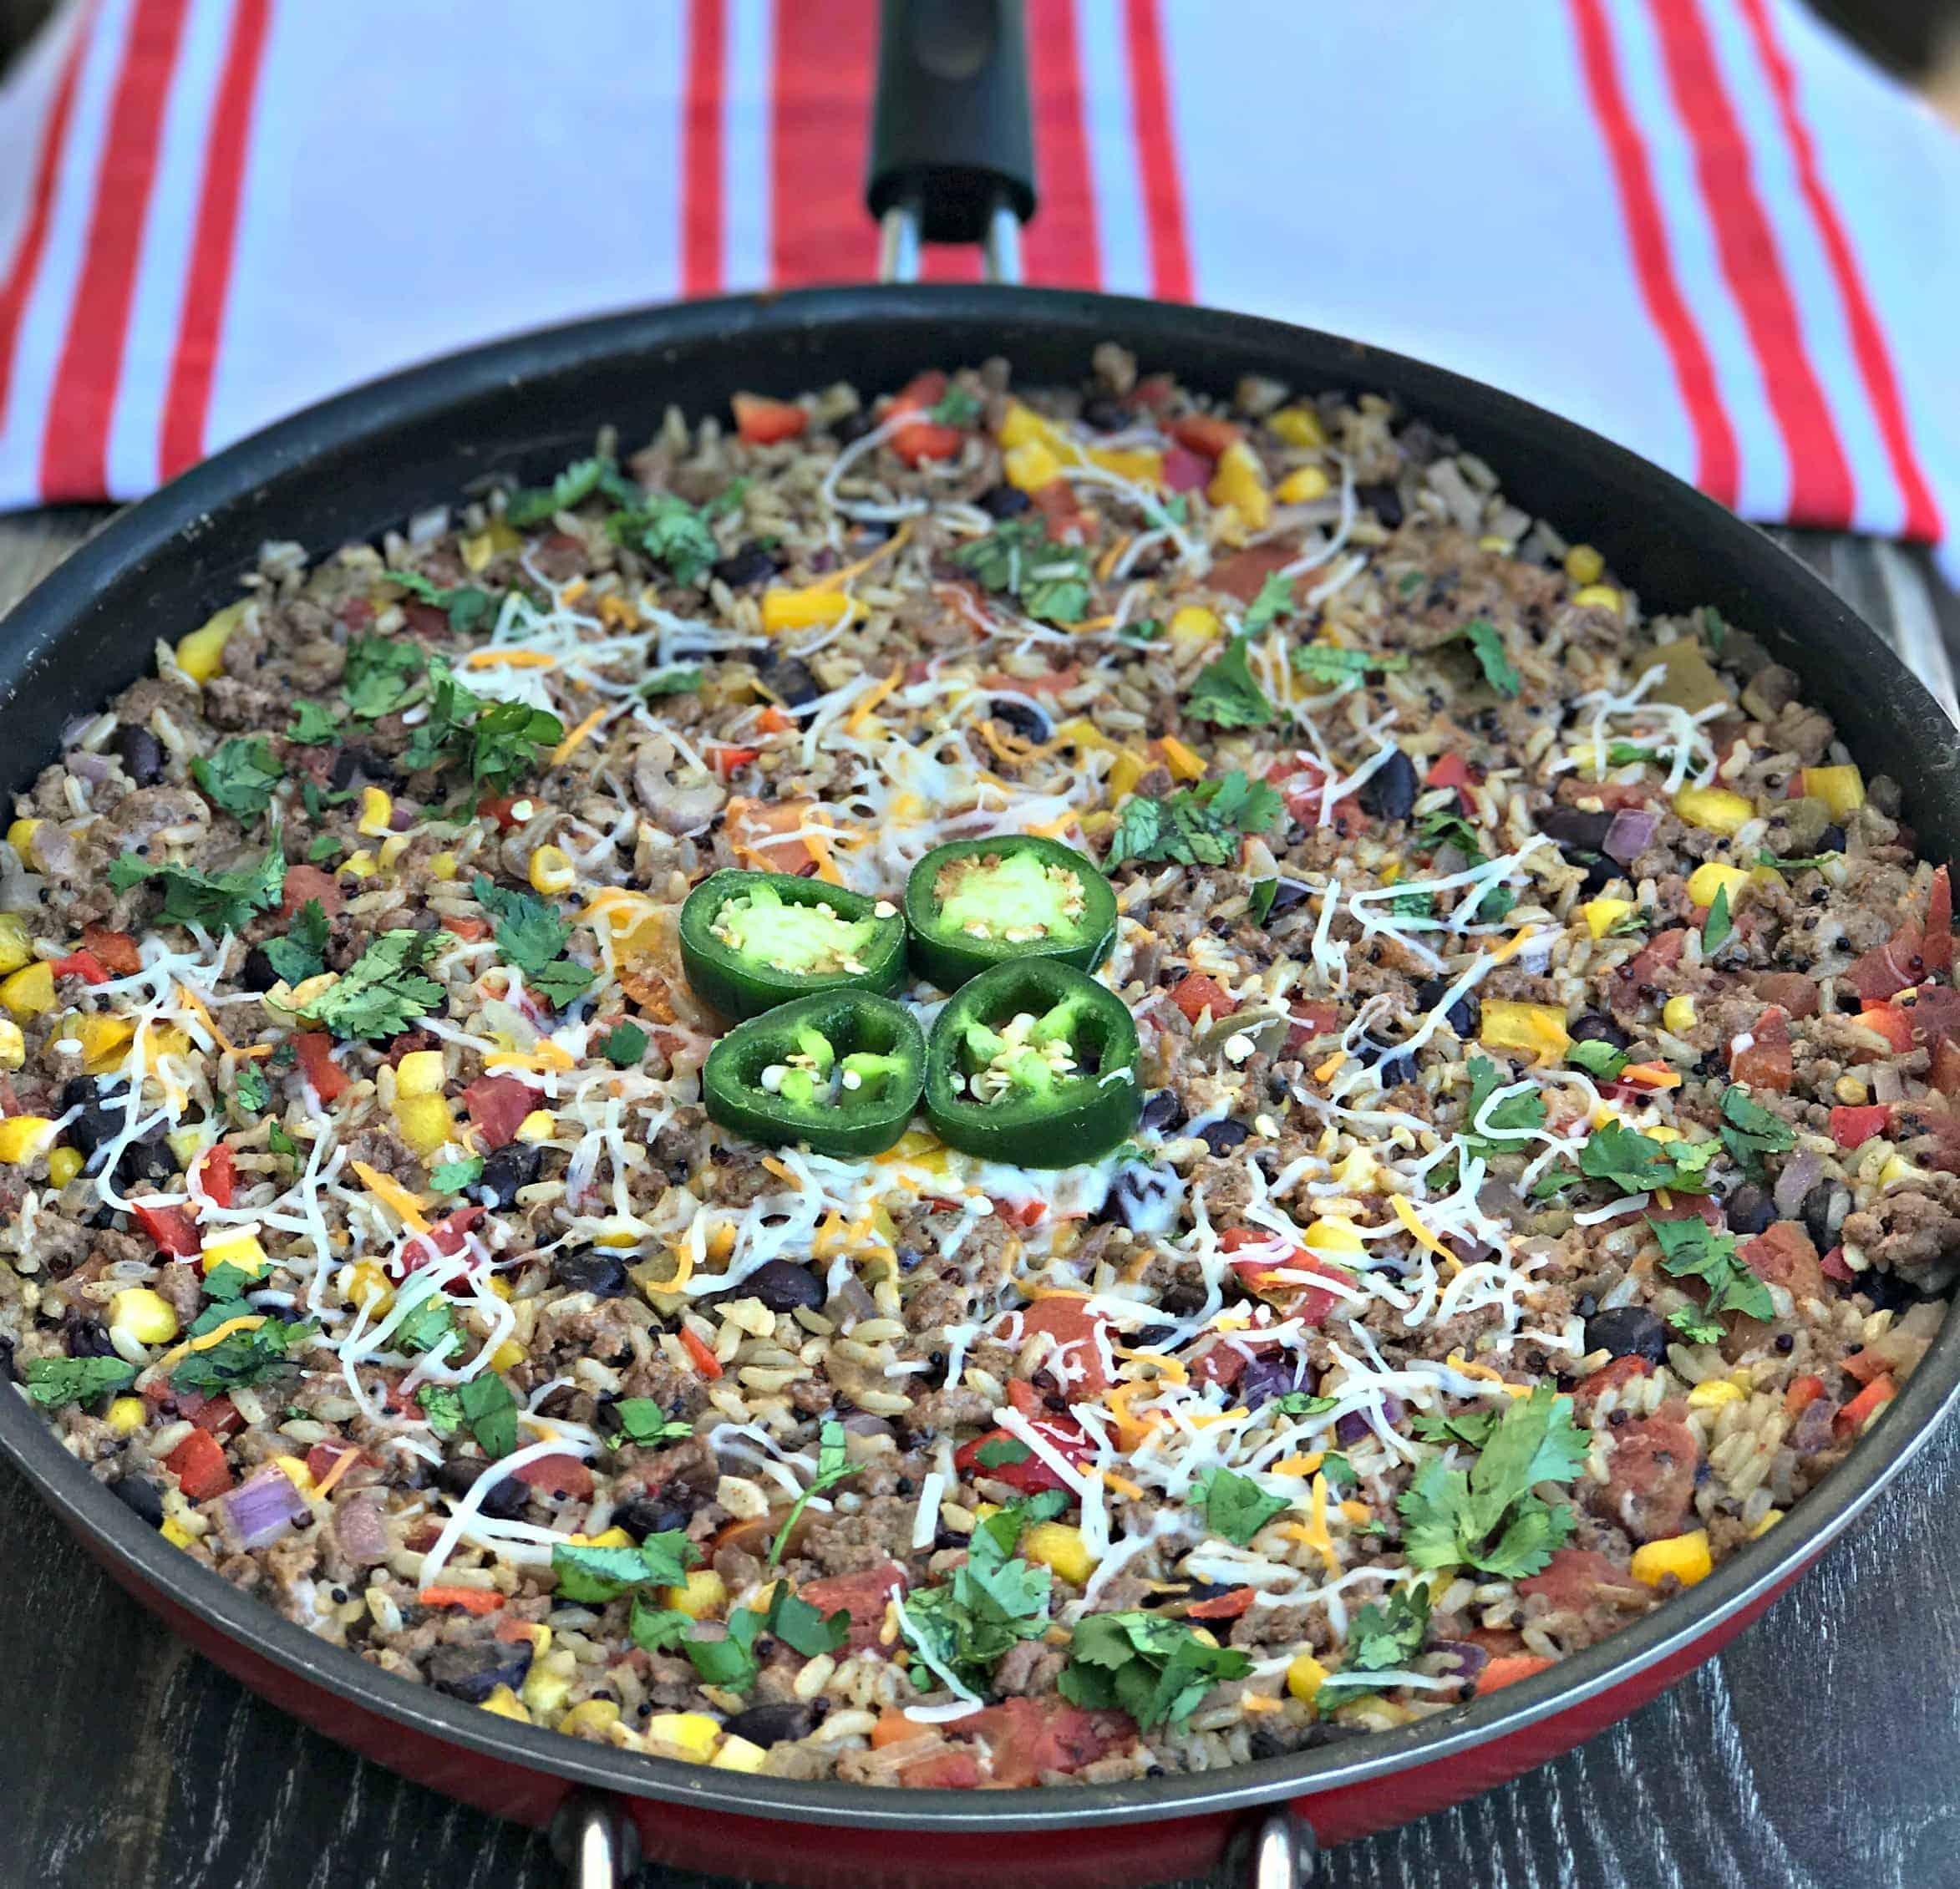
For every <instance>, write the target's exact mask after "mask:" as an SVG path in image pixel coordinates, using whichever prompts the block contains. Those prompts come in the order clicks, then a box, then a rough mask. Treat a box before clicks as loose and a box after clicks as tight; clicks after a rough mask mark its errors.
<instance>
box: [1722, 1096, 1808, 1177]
mask: <svg viewBox="0 0 1960 1889" xmlns="http://www.w3.org/2000/svg"><path fill="white" fill-rule="evenodd" d="M1722 1145H1723V1146H1724V1147H1725V1148H1726V1149H1727V1150H1729V1155H1731V1156H1732V1157H1733V1159H1734V1161H1735V1163H1736V1165H1738V1166H1739V1167H1740V1168H1741V1169H1742V1170H1743V1171H1744V1173H1745V1174H1747V1175H1749V1176H1750V1178H1751V1179H1754V1177H1755V1176H1758V1175H1759V1174H1760V1173H1761V1172H1762V1168H1763V1160H1762V1157H1763V1156H1764V1155H1780V1154H1782V1153H1784V1152H1785V1150H1788V1149H1790V1148H1792V1147H1794V1146H1795V1145H1796V1131H1795V1130H1794V1129H1793V1128H1791V1127H1790V1125H1789V1123H1787V1122H1785V1121H1784V1120H1780V1118H1779V1117H1777V1116H1775V1115H1771V1114H1770V1111H1769V1110H1767V1109H1765V1107H1764V1106H1763V1104H1761V1103H1760V1102H1758V1101H1756V1100H1755V1099H1754V1098H1753V1097H1752V1096H1751V1095H1750V1094H1749V1091H1748V1090H1747V1089H1734V1088H1731V1089H1725V1090H1724V1092H1723V1094H1722Z"/></svg>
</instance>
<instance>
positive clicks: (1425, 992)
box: [1415, 978, 1484, 1043]
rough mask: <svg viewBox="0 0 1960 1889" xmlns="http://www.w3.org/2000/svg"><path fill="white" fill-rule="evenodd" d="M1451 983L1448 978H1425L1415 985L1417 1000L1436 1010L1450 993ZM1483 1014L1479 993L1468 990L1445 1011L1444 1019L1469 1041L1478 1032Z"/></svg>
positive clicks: (1427, 1008)
mask: <svg viewBox="0 0 1960 1889" xmlns="http://www.w3.org/2000/svg"><path fill="white" fill-rule="evenodd" d="M1449 990H1450V979H1449V978H1424V979H1423V981H1422V982H1421V983H1419V984H1418V985H1417V986H1416V987H1415V1001H1416V1002H1417V1003H1419V1004H1420V1005H1421V1006H1422V1008H1424V1010H1434V1008H1436V1006H1437V1005H1438V1004H1439V1003H1441V1002H1442V1001H1443V999H1444V998H1445V996H1446V995H1447V994H1448V993H1449ZM1483 1016H1484V1006H1483V1004H1482V1003H1481V1002H1480V1001H1479V999H1478V997H1477V993H1475V991H1474V990H1466V991H1465V993H1463V995H1462V996H1461V997H1460V998H1457V1000H1456V1001H1455V1003H1452V1004H1451V1005H1450V1008H1448V1009H1447V1010H1445V1012H1444V1013H1443V1020H1444V1022H1445V1023H1448V1024H1449V1026H1450V1028H1451V1029H1453V1030H1455V1032H1456V1033H1457V1034H1458V1035H1459V1036H1460V1037H1461V1038H1463V1039H1464V1041H1465V1042H1466V1043H1467V1042H1468V1041H1469V1040H1470V1038H1472V1037H1473V1036H1475V1034H1476V1033H1477V1028H1478V1025H1479V1024H1480V1023H1481V1022H1482V1021H1483Z"/></svg>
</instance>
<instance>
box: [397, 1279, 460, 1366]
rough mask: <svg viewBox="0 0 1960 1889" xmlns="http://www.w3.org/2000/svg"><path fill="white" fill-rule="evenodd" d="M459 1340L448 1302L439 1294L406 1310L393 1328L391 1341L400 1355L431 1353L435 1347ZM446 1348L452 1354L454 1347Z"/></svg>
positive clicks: (419, 1301) (433, 1293)
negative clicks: (400, 1352)
mask: <svg viewBox="0 0 1960 1889" xmlns="http://www.w3.org/2000/svg"><path fill="white" fill-rule="evenodd" d="M461 1336H462V1334H461V1333H460V1332H459V1331H458V1330H457V1329H456V1321H455V1319H454V1317H452V1316H451V1314H450V1312H449V1302H448V1301H447V1300H446V1299H444V1297H443V1296H442V1294H441V1293H440V1292H427V1293H424V1295H423V1297H420V1298H419V1299H417V1300H416V1301H415V1302H414V1305H413V1306H411V1307H410V1308H409V1311H408V1313H407V1314H406V1315H405V1316H404V1318H403V1319H402V1321H401V1323H399V1324H398V1325H397V1326H396V1327H395V1328H394V1345H395V1348H396V1349H397V1350H399V1351H408V1352H422V1351H434V1349H435V1348H436V1347H437V1346H438V1345H442V1344H448V1343H449V1340H451V1339H460V1338H461ZM449 1348H450V1349H451V1350H454V1345H453V1344H450V1345H449Z"/></svg>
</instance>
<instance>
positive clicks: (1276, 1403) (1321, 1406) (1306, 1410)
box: [1266, 1390, 1340, 1417]
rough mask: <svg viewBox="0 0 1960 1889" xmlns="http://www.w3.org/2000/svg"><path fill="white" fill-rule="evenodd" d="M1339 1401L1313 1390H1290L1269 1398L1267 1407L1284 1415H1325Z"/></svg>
mask: <svg viewBox="0 0 1960 1889" xmlns="http://www.w3.org/2000/svg"><path fill="white" fill-rule="evenodd" d="M1339 1401H1340V1400H1339V1399H1338V1398H1333V1397H1317V1396H1315V1395H1314V1394H1313V1392H1311V1391H1306V1390H1289V1391H1285V1392H1282V1394H1280V1395H1279V1396H1277V1397H1275V1398H1272V1399H1268V1400H1267V1404H1266V1408H1267V1409H1268V1410H1277V1411H1278V1413H1279V1414H1281V1415H1282V1417H1324V1416H1325V1415H1326V1414H1327V1413H1328V1411H1329V1410H1331V1409H1333V1407H1334V1406H1335V1404H1337V1403H1338V1402H1339Z"/></svg>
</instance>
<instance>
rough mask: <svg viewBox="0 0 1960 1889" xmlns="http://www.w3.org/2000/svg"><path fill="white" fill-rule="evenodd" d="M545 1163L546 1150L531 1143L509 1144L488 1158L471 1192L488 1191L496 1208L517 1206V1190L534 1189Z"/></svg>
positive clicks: (513, 1142) (491, 1202)
mask: <svg viewBox="0 0 1960 1889" xmlns="http://www.w3.org/2000/svg"><path fill="white" fill-rule="evenodd" d="M544 1160H545V1153H544V1150H543V1149H541V1148H539V1147H536V1146H534V1145H532V1144H531V1143H530V1142H528V1141H507V1142H505V1144H504V1145H503V1146H502V1147H500V1148H499V1149H497V1150H495V1152H494V1153H492V1154H491V1155H489V1156H487V1157H486V1158H485V1161H484V1164H483V1172H482V1173H481V1174H480V1175H479V1176H477V1180H476V1186H475V1188H472V1189H471V1190H470V1191H471V1192H472V1193H475V1192H476V1191H480V1190H482V1189H487V1190H488V1191H489V1192H490V1205H491V1206H495V1207H500V1208H502V1207H513V1206H516V1204H517V1190H518V1189H519V1188H520V1187H528V1186H531V1183H532V1182H533V1181H536V1179H537V1177H538V1170H539V1169H540V1168H541V1167H542V1166H543V1165H544Z"/></svg>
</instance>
